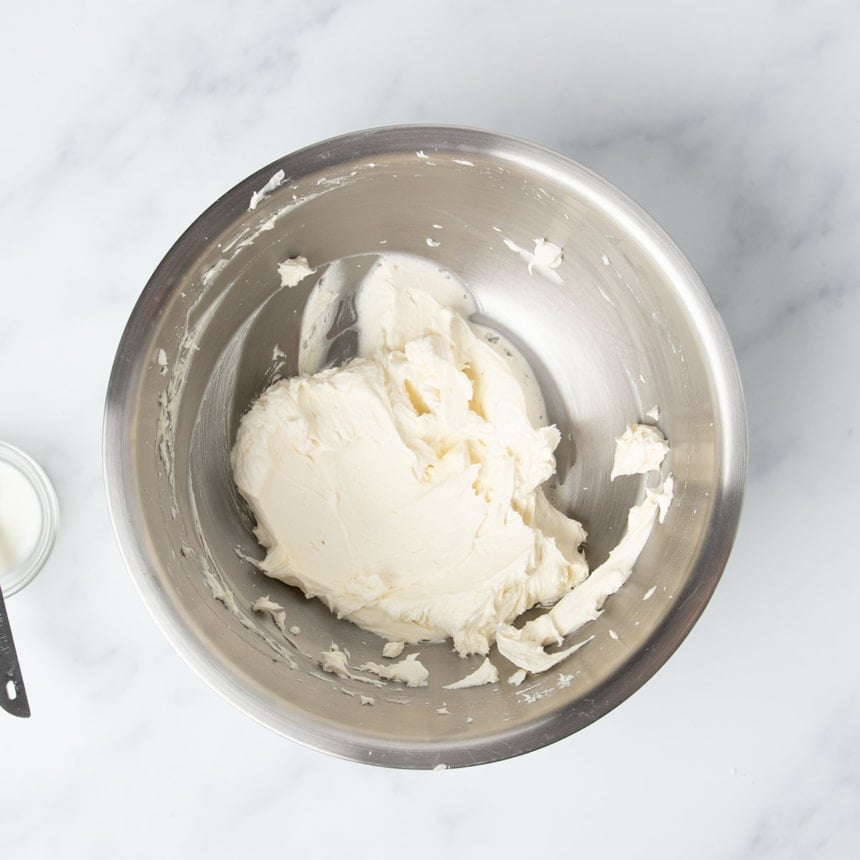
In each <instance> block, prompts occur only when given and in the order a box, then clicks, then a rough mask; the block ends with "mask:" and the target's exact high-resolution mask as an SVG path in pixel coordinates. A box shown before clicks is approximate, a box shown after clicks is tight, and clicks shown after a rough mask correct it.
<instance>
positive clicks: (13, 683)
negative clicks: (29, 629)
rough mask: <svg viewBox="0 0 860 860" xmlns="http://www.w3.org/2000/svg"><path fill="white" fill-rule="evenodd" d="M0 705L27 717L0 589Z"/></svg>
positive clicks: (18, 670)
mask: <svg viewBox="0 0 860 860" xmlns="http://www.w3.org/2000/svg"><path fill="white" fill-rule="evenodd" d="M0 705H2V707H3V709H4V710H5V711H8V712H9V713H10V714H14V715H15V716H16V717H29V716H30V704H29V703H28V702H27V691H26V690H25V689H24V679H23V678H22V677H21V666H20V664H19V663H18V654H17V652H16V651H15V640H14V639H13V638H12V628H11V627H10V626H9V616H8V615H7V613H6V602H5V601H4V600H3V590H2V589H0Z"/></svg>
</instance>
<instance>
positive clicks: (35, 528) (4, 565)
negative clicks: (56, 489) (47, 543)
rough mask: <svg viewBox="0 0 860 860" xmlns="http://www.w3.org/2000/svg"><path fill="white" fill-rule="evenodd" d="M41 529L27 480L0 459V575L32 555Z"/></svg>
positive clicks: (37, 507) (34, 495) (36, 499)
mask: <svg viewBox="0 0 860 860" xmlns="http://www.w3.org/2000/svg"><path fill="white" fill-rule="evenodd" d="M41 530H42V506H41V504H40V503H39V496H38V494H37V493H36V490H35V488H34V487H33V484H32V483H31V482H30V480H29V479H28V478H27V477H26V476H25V475H24V474H23V473H22V472H21V471H20V470H19V469H17V468H16V467H15V466H13V465H12V464H11V463H3V462H0V576H3V575H4V574H6V573H8V572H9V571H11V570H13V569H15V568H17V567H19V566H20V565H21V564H23V563H25V562H26V561H27V559H28V558H29V557H30V555H32V553H33V551H34V550H35V548H36V544H37V542H38V540H39V535H40V533H41Z"/></svg>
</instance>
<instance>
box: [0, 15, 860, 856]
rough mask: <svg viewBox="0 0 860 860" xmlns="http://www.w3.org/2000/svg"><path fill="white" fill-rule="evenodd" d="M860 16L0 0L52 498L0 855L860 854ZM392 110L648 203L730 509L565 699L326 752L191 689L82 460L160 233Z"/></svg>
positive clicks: (13, 293)
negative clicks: (462, 130) (661, 625)
mask: <svg viewBox="0 0 860 860" xmlns="http://www.w3.org/2000/svg"><path fill="white" fill-rule="evenodd" d="M240 9H241V11H239V10H240ZM858 44H860V8H858V5H857V3H856V2H847V0H846V2H838V0H833V2H825V0H820V2H776V0H773V2H759V3H746V2H739V0H729V2H726V3H719V4H717V3H686V2H680V0H653V2H651V3H647V4H641V3H634V2H630V0H628V2H623V3H598V2H586V3H565V2H544V0H533V2H530V3H522V2H510V0H504V2H480V0H473V2H462V3H454V2H436V3H432V4H424V5H421V6H418V7H416V6H414V5H413V4H407V3H398V2H394V0H367V2H355V3H349V2H344V0H327V2H319V3H318V2H312V0H303V2H297V0H292V2H284V3H275V2H249V3H243V4H235V3H227V2H223V0H218V2H209V3H203V2H199V3H196V2H188V0H178V2H177V0H173V2H167V0H155V1H154V2H149V3H146V4H131V3H116V2H107V0H92V2H83V0H70V2H68V3H48V2H45V0H33V2H30V3H17V4H14V6H12V7H10V8H8V9H6V10H5V11H4V13H3V24H2V28H0V93H2V98H0V104H2V106H3V117H4V122H3V134H2V136H0V152H2V158H0V236H2V244H1V245H0V247H2V259H3V278H2V295H3V304H2V312H0V367H2V371H3V372H2V375H0V403H2V408H0V439H3V440H5V441H8V442H10V443H12V444H14V445H17V446H19V447H21V448H23V449H25V450H26V451H28V452H29V453H30V454H31V455H33V456H34V457H35V458H36V459H37V460H39V461H40V462H41V463H42V465H43V466H44V467H45V469H46V470H47V471H48V472H49V473H50V475H51V476H52V477H53V479H54V481H55V483H56V487H57V491H58V494H59V498H60V504H61V508H62V523H61V530H60V533H59V537H58V541H57V545H56V548H55V551H54V553H53V555H52V556H51V558H50V560H49V562H48V565H47V566H46V568H45V569H44V570H43V571H42V573H41V574H40V575H39V576H38V577H37V579H36V580H35V581H34V582H33V583H32V584H31V585H30V586H28V587H27V588H26V589H25V590H24V591H23V592H21V593H20V594H18V595H15V596H14V597H12V598H11V599H10V600H9V610H10V615H11V618H12V624H13V628H14V631H15V637H16V641H17V644H18V650H19V653H20V656H21V661H22V664H23V669H24V675H25V679H26V682H27V688H28V692H29V696H30V702H31V706H32V709H33V716H32V718H31V719H30V720H15V719H13V718H12V717H6V715H4V714H0V717H2V719H0V854H2V856H3V857H8V858H10V860H12V859H13V858H14V860H27V858H44V857H53V856H56V857H64V858H70V857H76V858H77V857H81V858H94V857H110V858H114V857H123V858H126V857H185V856H188V857H197V856H200V857H204V856H205V857H209V858H212V857H233V856H252V855H253V856H265V855H269V854H271V853H272V852H274V853H275V854H281V853H286V854H288V855H289V856H295V857H307V856H311V857H312V856H318V855H319V853H320V851H319V848H320V839H321V838H322V839H324V840H325V841H324V844H325V851H324V853H325V854H326V855H328V856H336V855H338V854H340V853H341V852H343V853H344V854H345V853H346V852H349V854H350V856H358V857H364V856H367V857H370V856H379V852H380V850H381V846H383V845H389V846H396V849H397V850H398V851H402V852H404V854H405V855H406V856H409V857H410V858H416V860H417V858H423V857H428V858H430V857H434V858H435V857H443V856H449V857H457V856H468V852H469V851H472V850H474V851H475V852H478V851H479V852H480V855H479V856H502V857H504V856H515V855H516V854H519V853H522V854H523V855H525V854H526V853H531V852H533V851H540V852H545V851H548V850H549V851H551V852H552V853H553V854H558V855H560V856H567V855H570V856H573V855H574V854H583V855H584V856H594V855H595V854H597V853H598V852H599V853H600V856H610V857H612V856H614V857H658V856H659V857H664V858H675V857H677V858H689V857H695V858H724V857H751V858H775V857H779V858H783V857H816V858H843V857H856V856H860V752H858V750H860V673H858V671H857V654H858V653H860V626H858V624H857V621H856V615H857V607H858V605H860V577H858V575H857V558H858V556H860V527H858V524H857V515H858V513H860V506H858V503H857V498H858V493H857V487H858V485H860V457H858V455H857V444H858V443H857V435H856V429H857V425H858V415H860V411H859V410H860V406H858V403H860V397H858V395H860V348H858V338H857V334H856V332H855V331H854V326H855V325H856V324H857V322H858V321H860V290H858V281H857V275H856V270H857V257H858V249H860V157H858V153H860V121H858V116H860V113H858V110H860V108H858V105H860V84H858V81H860V59H858V56H860V55H858V52H857V45H858ZM405 122H445V123H454V124H462V125H470V126H480V127H486V128H491V129H495V130H498V131H502V132H507V133H511V134H515V135H518V136H522V137H526V138H529V139H532V140H535V141H537V142H540V143H542V144H545V145H547V146H549V147H552V148H555V149H557V150H559V151H561V152H563V153H565V154H567V155H569V156H571V157H573V158H575V159H577V160H579V161H581V162H583V163H584V164H586V165H587V166H589V167H591V168H592V169H594V170H596V171H597V172H599V173H601V174H603V175H604V176H606V177H607V178H608V179H609V180H610V181H612V182H614V183H615V184H616V185H618V186H619V187H620V188H622V189H623V190H624V191H626V192H627V193H628V194H629V195H630V196H632V197H633V198H634V199H635V200H637V201H638V202H639V203H640V204H641V205H642V206H644V207H645V208H646V209H647V210H648V211H650V212H651V213H652V214H653V215H654V216H655V217H656V218H657V220H658V221H660V222H661V223H662V225H663V226H664V227H665V229H666V230H667V231H668V232H669V234H670V235H671V236H672V237H673V238H674V239H675V240H676V241H677V242H678V244H679V245H680V246H681V248H682V249H683V250H684V251H685V252H686V254H687V255H688V256H689V258H690V260H691V261H692V263H693V264H694V266H696V268H697V269H698V271H699V272H700V274H701V275H702V278H703V280H704V281H705V283H706V284H707V285H708V287H709V289H710V290H711V292H712V295H713V297H714V299H715V301H716V303H717V305H718V307H719V308H720V310H721V312H722V314H723V316H724V318H725V321H726V324H727V326H728V328H729V331H730V333H731V335H732V338H733V341H734V344H735V347H736V350H737V354H738V358H739V361H740V365H741V369H742V373H743V378H744V384H745V388H746V395H747V398H748V409H749V420H750V442H751V466H750V475H749V485H748V492H747V501H746V507H745V511H744V515H743V519H742V524H741V530H740V534H739V538H738V542H737V545H736V548H735V551H734V554H733V555H732V558H731V560H730V562H729V565H728V568H727V570H726V572H725V575H724V577H723V580H722V582H721V584H720V586H719V588H718V589H717V592H716V595H715V597H714V598H713V600H712V602H711V604H710V606H709V607H708V609H707V610H706V612H705V614H704V616H703V617H702V619H701V621H700V622H699V624H698V625H697V626H696V628H695V630H694V631H693V633H692V634H691V636H690V637H689V638H688V640H687V641H686V642H685V643H684V644H683V645H682V647H681V648H680V650H679V651H678V653H677V654H676V655H675V656H674V657H673V658H672V659H671V660H670V662H669V663H668V664H667V665H666V666H665V667H664V668H663V669H662V670H661V671H660V672H659V673H658V674H657V675H656V677H655V678H654V679H653V680H651V681H650V682H649V683H648V684H646V686H645V687H644V688H643V689H642V690H641V691H640V692H638V693H637V694H636V695H634V696H633V698H632V699H630V700H629V701H627V702H626V703H625V704H623V705H622V706H621V707H620V708H618V709H617V710H616V711H614V712H613V713H611V714H609V715H608V716H606V717H604V718H603V719H601V720H600V721H598V722H597V723H596V724H594V725H593V726H591V727H589V728H588V729H586V730H584V731H583V732H581V733H579V734H577V735H575V736H573V737H571V738H568V739H567V740H565V741H562V742H560V743H557V744H555V745H553V746H551V747H549V748H546V749H544V750H541V751H539V752H535V753H532V754H530V755H527V756H525V757H522V758H520V759H516V760H512V761H508V762H505V763H501V764H496V765H491V766H484V767H479V768H472V769H467V770H462V771H450V772H446V773H441V774H430V773H410V772H396V771H386V770H382V769H376V768H370V767H367V766H361V765H356V764H351V763H347V762H342V761H338V760H336V759H333V758H330V757H327V756H324V755H322V754H319V753H315V752H311V751H309V750H306V749H303V748H301V747H299V746H297V745H295V744H293V743H290V742H289V741H286V740H284V739H281V738H279V737H277V736H275V735H274V734H272V733H270V732H269V731H267V730H265V729H263V728H261V727H259V726H258V725H256V724H254V723H252V722H251V721H250V720H248V719H247V718H245V717H244V716H243V715H242V714H241V713H240V712H239V711H237V710H236V709H234V708H233V707H232V706H231V705H229V704H228V703H227V702H225V701H223V700H222V699H221V698H220V697H219V696H218V695H216V694H215V693H214V692H212V691H210V689H209V688H208V687H207V686H206V685H205V684H204V683H203V682H202V681H200V680H199V679H198V678H197V677H196V676H195V675H194V674H193V673H192V671H191V670H190V669H189V668H187V667H186V665H185V664H184V663H183V661H182V660H181V659H180V658H179V657H178V656H177V655H176V654H175V653H174V652H173V651H172V650H171V649H170V647H169V645H168V644H167V642H166V640H165V639H164V638H163V637H162V635H161V634H160V633H159V631H158V629H157V628H156V626H155V624H154V623H153V622H152V620H151V619H150V617H149V616H148V614H147V613H146V611H145V610H144V608H143V606H142V604H141V602H140V600H139V599H138V597H137V595H136V593H135V591H134V589H133V587H132V584H131V580H130V578H129V577H128V576H127V574H126V573H125V571H124V569H123V565H122V562H121V560H120V557H119V553H118V550H117V548H116V545H115V542H114V539H113V535H112V533H111V530H110V526H109V524H108V514H107V508H106V502H105V497H104V492H103V488H102V474H101V460H100V431H101V421H102V405H103V398H104V393H105V388H106V384H107V378H108V373H109V370H110V366H111V362H112V358H113V352H114V349H115V347H116V344H117V341H118V339H119V336H120V333H121V331H122V328H123V325H124V323H125V321H126V319H127V317H128V314H129V313H130V311H131V308H132V305H133V303H134V301H135V299H136V298H137V296H138V294H139V292H140V291H141V289H142V287H143V285H144V283H145V282H146V280H147V278H148V276H149V274H150V273H151V271H152V269H153V268H154V267H155V265H156V264H157V262H158V261H159V259H160V258H161V256H162V255H163V254H164V252H165V251H166V250H167V249H168V247H169V246H170V245H171V243H172V242H173V240H174V239H175V238H176V237H177V236H178V235H179V234H180V233H181V231H182V230H183V229H184V228H185V227H186V226H187V225H188V224H189V223H190V222H191V221H192V220H193V219H194V218H195V217H196V216H197V215H198V214H199V213H200V212H201V211H202V210H203V209H204V208H206V206H208V205H209V203H210V202H211V201H213V200H214V199H215V198H216V197H217V196H218V195H219V194H220V193H221V192H223V191H224V190H226V189H227V188H229V187H231V186H232V185H233V184H235V183H236V182H237V181H238V180H240V179H242V178H243V177H245V176H246V175H248V174H249V173H251V172H252V171H254V170H256V169H257V168H258V167H260V166H262V165H264V164H267V163H268V162H270V161H272V160H273V159H275V158H276V157H278V156H281V155H283V154H285V153H287V152H289V151H291V150H294V149H296V148H298V147H300V146H302V145H304V144H307V143H311V142H313V141H316V140H319V139H322V138H325V137H329V136H331V135H334V134H337V133H340V132H345V131H350V130H355V129H359V128H363V127H369V126H376V125H383V124H390V123H405ZM392 850H393V849H392Z"/></svg>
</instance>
